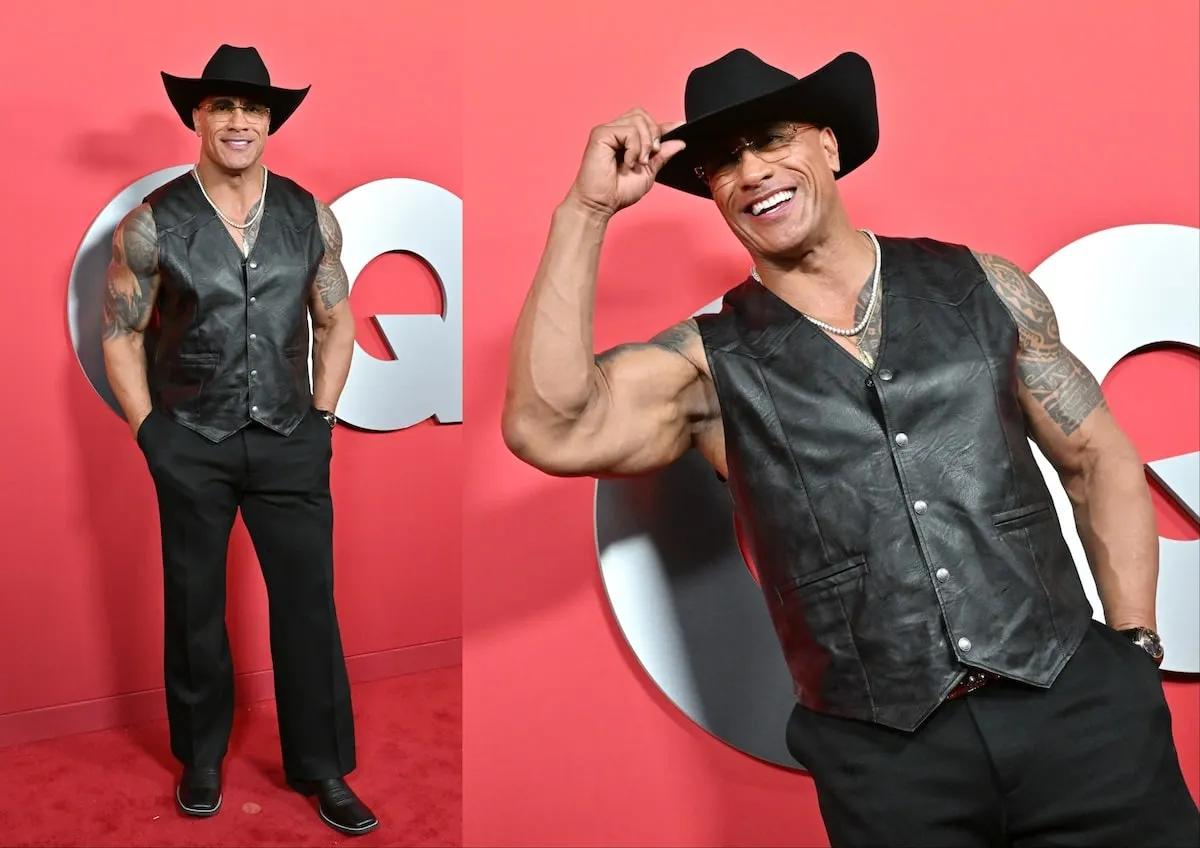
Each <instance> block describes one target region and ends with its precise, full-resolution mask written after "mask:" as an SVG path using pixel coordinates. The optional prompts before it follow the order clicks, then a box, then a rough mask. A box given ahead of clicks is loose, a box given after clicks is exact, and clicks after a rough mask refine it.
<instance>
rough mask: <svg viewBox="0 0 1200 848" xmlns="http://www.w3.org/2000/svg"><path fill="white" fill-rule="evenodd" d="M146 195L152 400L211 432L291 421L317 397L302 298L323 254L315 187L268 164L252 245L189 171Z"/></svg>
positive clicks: (284, 426) (285, 426)
mask: <svg viewBox="0 0 1200 848" xmlns="http://www.w3.org/2000/svg"><path fill="white" fill-rule="evenodd" d="M146 202H148V203H149V204H150V208H151V210H152V211H153V215H154V223H155V227H156V229H157V231H158V265H159V273H160V276H161V283H160V287H159V295H158V303H157V310H156V311H157V315H156V316H155V319H154V320H153V321H152V325H151V328H150V330H149V331H148V332H147V334H146V335H147V351H148V356H149V364H148V378H149V385H150V395H151V400H152V402H153V404H154V407H155V408H156V409H159V410H161V411H162V412H163V413H165V414H166V415H168V416H169V417H171V418H172V419H174V420H175V421H177V422H179V423H180V424H182V425H184V426H185V427H190V428H191V429H192V430H195V431H196V432H197V433H200V434H201V435H203V436H204V437H205V438H207V439H209V440H211V441H214V442H218V441H220V440H222V439H225V438H227V437H228V436H230V435H232V434H233V433H236V432H237V431H238V430H240V429H242V428H243V427H245V426H246V425H247V424H249V423H250V422H251V421H257V422H259V423H260V424H263V425H265V426H266V427H269V428H271V429H272V430H275V431H276V432H279V433H282V434H284V435H287V434H289V433H291V431H292V430H293V429H295V427H296V425H297V424H299V423H300V421H301V420H302V419H303V418H304V415H305V414H306V413H307V412H308V410H309V409H310V408H311V406H312V388H311V384H310V382H309V368H308V361H309V330H308V304H309V298H310V292H311V287H312V283H313V280H314V278H315V276H316V272H317V266H318V265H319V263H320V261H321V257H322V256H323V255H324V245H323V243H322V240H321V232H320V227H319V225H318V222H317V210H316V202H315V201H314V199H313V197H312V195H311V194H309V193H308V192H307V191H305V190H304V189H302V188H301V187H300V186H298V185H297V184H296V183H294V182H292V181H291V180H289V179H287V178H286V177H281V176H278V175H276V174H270V176H269V177H268V180H267V193H266V208H265V209H264V210H263V215H262V219H261V222H260V224H259V232H258V236H257V238H256V240H255V242H254V245H253V248H252V249H251V251H250V255H249V256H248V257H243V256H242V252H241V250H240V249H239V248H238V246H237V243H236V242H235V241H234V240H233V237H232V236H231V235H230V234H229V232H228V230H226V229H225V225H224V224H223V223H222V222H221V220H220V218H218V217H217V215H216V213H215V212H214V211H213V209H212V207H211V206H210V205H209V203H208V201H207V200H206V199H205V198H204V195H203V194H202V193H201V191H200V187H199V186H198V185H197V184H196V180H195V178H194V177H193V176H192V174H191V173H190V172H188V173H186V174H183V175H182V176H179V177H177V178H175V179H174V180H172V181H171V182H169V183H167V184H166V185H165V186H162V187H161V188H159V189H158V190H156V191H154V192H153V193H151V194H150V195H149V196H148V197H147V198H146Z"/></svg>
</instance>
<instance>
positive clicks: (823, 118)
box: [655, 53, 879, 198]
mask: <svg viewBox="0 0 1200 848" xmlns="http://www.w3.org/2000/svg"><path fill="white" fill-rule="evenodd" d="M758 121H805V122H811V123H813V124H816V125H818V126H822V127H828V128H829V129H830V130H832V131H833V134H834V137H835V138H837V142H838V157H839V159H840V166H841V167H840V169H839V170H838V172H837V174H836V178H837V179H840V178H842V177H844V176H846V175H847V174H849V173H850V172H851V171H853V170H854V169H855V168H857V167H858V166H859V165H861V164H863V163H864V162H866V161H867V160H868V159H870V158H871V156H872V155H873V154H874V153H875V150H876V149H877V148H878V147H879V112H878V108H877V106H876V102H875V78H874V76H873V74H872V73H871V66H870V65H869V64H868V63H867V60H866V59H864V58H863V57H862V56H859V55H858V54H857V53H843V54H841V55H840V56H838V57H837V58H835V59H833V60H832V61H830V62H829V63H828V64H826V65H824V66H822V67H821V68H818V69H817V70H815V71H813V72H812V73H811V74H809V75H808V76H806V77H802V78H800V79H798V80H796V81H795V82H793V83H788V84H787V85H785V86H783V87H781V88H777V89H775V90H773V91H769V92H766V93H765V94H762V95H760V96H758V97H755V98H753V99H751V100H746V101H743V102H741V103H738V104H736V105H734V106H729V107H726V108H723V109H718V110H716V111H713V112H709V113H708V114H705V115H701V116H700V117H698V118H696V119H695V120H691V121H688V122H687V123H686V124H684V125H683V126H681V127H677V128H676V129H674V130H672V131H671V132H669V133H666V134H665V135H663V137H662V140H663V141H672V140H675V139H678V140H681V141H684V142H686V144H687V147H686V148H685V149H684V150H682V151H680V152H679V153H677V154H676V155H675V156H673V157H672V158H671V159H670V161H668V162H667V163H666V165H664V166H663V168H662V170H660V171H659V172H658V175H657V177H656V178H655V179H656V181H657V182H660V183H662V184H663V185H666V186H669V187H670V188H675V189H679V190H680V191H684V192H687V193H688V194H694V195H697V196H698V197H710V198H711V197H712V193H711V192H710V191H709V188H708V184H707V183H706V182H705V181H703V180H702V179H700V177H698V176H697V175H696V168H697V166H699V165H700V164H701V162H702V160H703V158H704V153H705V151H706V150H707V149H708V148H709V147H710V146H711V145H713V144H720V143H723V142H726V141H728V140H729V136H730V134H734V133H737V132H738V131H739V130H741V129H743V128H745V127H746V126H747V125H748V124H751V123H755V122H758Z"/></svg>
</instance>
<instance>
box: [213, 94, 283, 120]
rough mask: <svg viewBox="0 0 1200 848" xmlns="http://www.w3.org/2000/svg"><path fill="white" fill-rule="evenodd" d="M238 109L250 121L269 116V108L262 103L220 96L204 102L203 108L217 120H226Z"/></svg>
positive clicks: (264, 118)
mask: <svg viewBox="0 0 1200 848" xmlns="http://www.w3.org/2000/svg"><path fill="white" fill-rule="evenodd" d="M238 109H241V110H242V114H243V115H245V116H246V117H247V118H248V119H250V120H252V121H265V120H266V119H267V118H269V117H271V109H270V107H268V106H264V105H263V104H262V103H254V102H252V101H240V102H239V101H237V100H229V99H226V98H221V99H219V100H212V101H210V102H208V103H206V104H204V110H205V111H206V112H208V114H210V115H212V116H213V118H215V119H216V120H218V121H228V120H230V119H231V118H232V117H233V113H234V112H236V111H237V110H238Z"/></svg>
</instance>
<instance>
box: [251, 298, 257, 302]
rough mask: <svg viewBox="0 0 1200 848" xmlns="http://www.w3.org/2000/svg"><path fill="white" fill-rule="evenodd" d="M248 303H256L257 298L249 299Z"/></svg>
mask: <svg viewBox="0 0 1200 848" xmlns="http://www.w3.org/2000/svg"><path fill="white" fill-rule="evenodd" d="M250 302H251V303H258V298H257V297H252V298H250Z"/></svg>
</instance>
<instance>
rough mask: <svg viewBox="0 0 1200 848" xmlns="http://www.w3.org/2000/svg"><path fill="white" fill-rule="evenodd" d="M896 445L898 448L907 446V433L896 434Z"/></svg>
mask: <svg viewBox="0 0 1200 848" xmlns="http://www.w3.org/2000/svg"><path fill="white" fill-rule="evenodd" d="M896 444H898V445H899V446H900V447H904V446H905V445H907V444H908V434H907V433H897V434H896Z"/></svg>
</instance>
